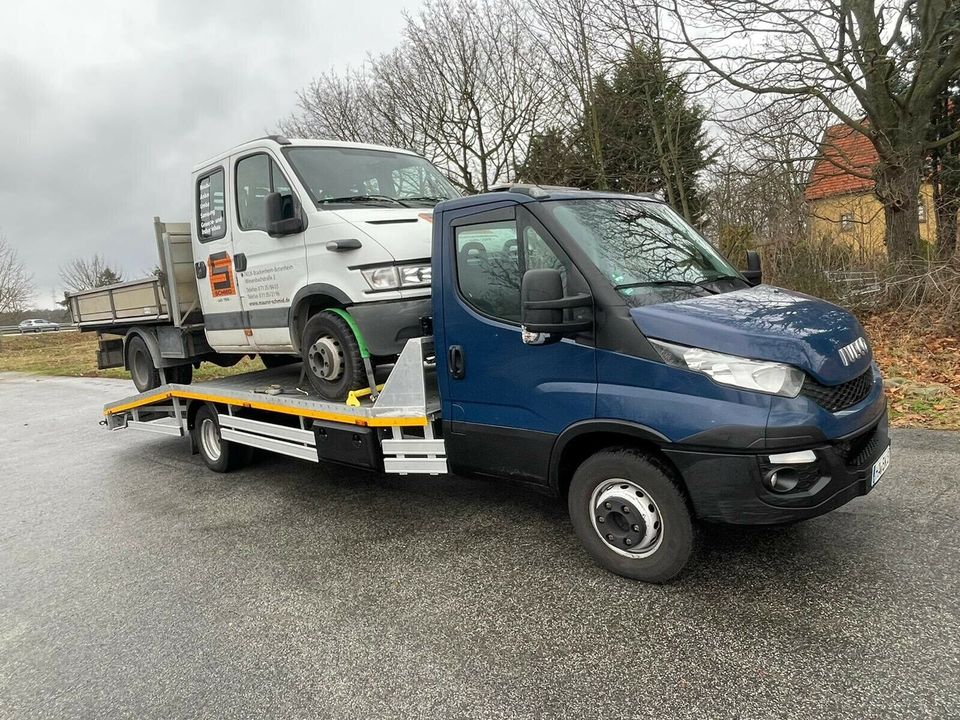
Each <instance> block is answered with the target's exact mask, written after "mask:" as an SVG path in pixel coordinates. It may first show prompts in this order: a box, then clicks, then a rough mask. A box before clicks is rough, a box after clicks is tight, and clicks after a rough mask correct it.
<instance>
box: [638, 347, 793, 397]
mask: <svg viewBox="0 0 960 720" xmlns="http://www.w3.org/2000/svg"><path fill="white" fill-rule="evenodd" d="M650 343H651V344H652V345H653V347H654V348H656V350H657V352H658V353H660V357H662V358H663V361H664V362H665V363H667V364H668V365H673V366H674V367H682V368H686V369H687V370H693V371H694V372H698V373H703V374H704V375H706V376H708V377H709V378H710V379H711V380H713V381H714V382H717V383H720V384H721V385H730V386H732V387H737V388H742V389H744V390H754V391H756V392H762V393H768V394H770V395H782V396H783V397H796V396H797V395H799V394H800V388H801V387H803V377H804V375H803V371H801V370H798V369H797V368H795V367H791V366H790V365H783V364H781V363H775V362H768V361H766V360H750V359H748V358H742V357H737V356H736V355H725V354H723V353H718V352H713V351H712V350H702V349H701V348H694V347H686V346H684V345H674V344H672V343H667V342H663V341H662V340H651V341H650Z"/></svg>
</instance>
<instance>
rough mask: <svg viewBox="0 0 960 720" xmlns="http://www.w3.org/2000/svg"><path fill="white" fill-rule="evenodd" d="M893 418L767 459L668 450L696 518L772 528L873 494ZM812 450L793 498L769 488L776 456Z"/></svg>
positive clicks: (766, 456) (798, 467)
mask: <svg viewBox="0 0 960 720" xmlns="http://www.w3.org/2000/svg"><path fill="white" fill-rule="evenodd" d="M889 445H890V439H889V434H888V427H887V413H886V411H884V412H883V414H882V416H881V417H880V418H879V420H877V421H875V422H874V423H872V424H871V425H869V426H868V427H866V428H864V429H861V430H858V431H857V432H856V433H854V434H852V435H850V436H847V437H844V438H840V439H837V440H831V441H826V442H823V443H820V444H817V445H812V446H811V445H806V446H804V447H802V448H801V447H797V448H777V449H776V450H768V451H765V452H762V453H756V452H753V453H749V454H740V453H735V452H730V451H723V452H721V451H710V450H699V449H697V450H693V449H691V450H687V449H672V448H663V451H664V453H665V454H666V455H667V456H668V457H669V458H670V460H671V461H673V463H674V465H675V466H676V467H677V469H678V470H679V472H680V474H681V475H682V476H683V479H684V482H685V484H686V488H687V492H688V493H689V495H690V500H691V502H692V504H693V508H694V512H695V514H696V516H697V517H698V518H700V519H702V520H707V521H710V522H720V523H730V524H736V525H771V524H778V523H789V522H793V521H796V520H804V519H807V518H812V517H816V516H818V515H823V514H824V513H827V512H830V511H831V510H835V509H836V508H838V507H840V506H841V505H844V504H846V503H848V502H849V501H850V500H852V499H853V498H855V497H859V496H860V495H866V494H867V493H868V492H870V490H871V489H872V484H871V473H872V469H873V466H874V464H875V463H876V462H877V460H879V458H880V456H881V455H882V454H883V453H884V451H885V450H886V449H887V447H889ZM795 450H812V451H813V452H814V454H815V455H816V460H815V461H814V462H810V463H800V464H796V465H793V466H792V467H794V468H796V470H797V477H798V479H799V481H798V483H797V485H796V487H795V488H794V489H793V490H791V491H790V492H774V491H773V490H772V489H771V488H770V487H769V485H768V483H767V482H765V478H767V477H768V476H769V475H770V473H771V472H772V471H773V470H774V469H776V468H777V467H779V466H775V465H772V464H771V462H770V455H771V454H774V453H776V454H780V453H786V452H793V451H795Z"/></svg>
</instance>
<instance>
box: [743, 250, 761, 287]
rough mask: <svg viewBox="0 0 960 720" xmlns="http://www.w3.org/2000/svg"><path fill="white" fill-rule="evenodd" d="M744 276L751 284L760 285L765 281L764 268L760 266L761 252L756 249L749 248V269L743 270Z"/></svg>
mask: <svg viewBox="0 0 960 720" xmlns="http://www.w3.org/2000/svg"><path fill="white" fill-rule="evenodd" d="M743 277H745V278H746V280H747V282H748V283H750V284H751V285H759V284H760V283H762V282H763V269H762V268H761V267H760V253H758V252H757V251H756V250H747V269H746V270H744V271H743Z"/></svg>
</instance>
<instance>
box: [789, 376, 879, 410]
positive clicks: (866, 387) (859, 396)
mask: <svg viewBox="0 0 960 720" xmlns="http://www.w3.org/2000/svg"><path fill="white" fill-rule="evenodd" d="M872 387H873V369H872V368H867V370H866V372H864V373H863V374H862V375H860V376H859V377H856V378H854V379H853V380H850V381H849V382H845V383H840V384H839V385H821V384H820V383H818V382H817V381H816V380H814V379H813V378H812V377H810V376H809V375H808V376H807V377H806V379H805V380H804V381H803V389H802V390H800V394H801V395H806V396H807V397H808V398H810V399H811V400H813V401H814V402H816V403H817V404H818V405H820V406H821V407H824V408H826V409H827V410H829V411H830V412H838V411H840V410H846V409H847V408H848V407H851V406H853V405H856V404H857V403H858V402H860V401H861V400H863V399H864V398H865V397H866V396H867V395H868V394H869V393H870V388H872Z"/></svg>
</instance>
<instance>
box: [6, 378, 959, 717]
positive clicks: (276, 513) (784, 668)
mask: <svg viewBox="0 0 960 720" xmlns="http://www.w3.org/2000/svg"><path fill="white" fill-rule="evenodd" d="M130 392H131V385H130V384H129V382H125V381H110V380H90V379H68V378H42V379H39V378H36V377H26V376H18V375H11V374H6V375H2V374H0V441H2V442H0V448H2V451H0V452H2V456H0V457H2V465H0V467H2V471H3V472H2V473H0V717H2V718H18V719H20V718H48V717H49V718H94V717H109V718H127V717H129V718H138V719H142V718H164V719H166V718H180V717H204V718H207V717H209V718H221V717H229V718H241V717H250V718H261V717H276V718H311V717H321V718H353V717H356V718H392V717H410V718H423V717H427V718H457V717H463V718H478V717H493V718H526V717H529V718H544V717H570V718H619V717H624V718H626V717H644V716H648V715H650V716H655V717H665V718H667V717H669V718H697V719H698V720H703V719H704V718H800V717H803V718H805V719H810V718H838V717H852V718H854V717H855V718H881V717H889V718H903V717H910V718H919V717H960V572H958V570H960V534H958V529H960V485H958V483H957V480H956V476H957V472H956V470H957V467H958V465H960V435H957V434H951V433H944V432H933V431H902V430H901V431H894V433H893V442H894V456H893V457H894V460H893V466H892V468H891V470H890V471H889V472H888V473H887V475H886V476H885V477H884V478H883V480H882V481H881V483H880V485H879V486H878V487H877V489H876V490H875V491H874V492H873V493H871V494H870V495H868V496H867V497H865V498H860V499H857V500H854V501H853V502H852V503H850V504H849V505H847V506H846V507H844V508H842V509H840V510H839V511H836V512H834V513H832V514H831V515H828V516H826V517H822V518H818V519H815V520H812V521H809V522H806V523H802V524H800V525H797V526H795V527H793V528H790V529H786V530H776V531H773V530H736V529H722V528H712V529H708V530H706V531H705V532H704V534H703V545H702V548H701V551H700V553H699V556H698V557H697V559H696V561H695V562H694V563H693V565H692V566H691V567H690V569H689V571H688V572H687V573H686V574H685V575H683V576H682V577H681V578H680V579H679V580H678V581H677V582H675V583H674V584H672V585H669V586H666V587H655V586H648V585H643V584H639V583H635V582H630V581H627V580H623V579H621V578H618V577H616V576H613V575H611V574H609V573H607V572H605V571H603V570H601V569H599V568H597V567H595V566H594V565H592V564H591V562H590V561H589V559H588V558H587V557H586V555H585V554H584V553H583V552H582V551H581V550H580V548H579V546H578V544H577V541H576V538H575V537H574V536H573V533H572V529H571V527H570V524H569V521H568V520H567V518H566V515H565V512H564V510H563V508H562V507H561V506H560V505H559V504H558V503H557V502H556V501H553V500H551V499H548V498H544V497H540V496H538V495H535V494H532V493H528V492H525V491H522V490H517V489H514V488H511V487H507V486H502V485H497V484H494V483H483V482H475V481H470V480H461V479H449V478H447V479H438V478H390V479H385V478H376V477H372V476H370V475H366V474H364V473H361V472H354V471H349V470H344V469H339V468H333V467H316V466H313V465H310V464H308V463H303V462H297V461H294V460H289V461H288V460H285V459H280V458H264V459H261V460H260V461H258V462H257V463H256V464H255V465H253V466H251V467H250V468H248V469H246V470H244V471H243V472H240V473H237V474H234V475H216V474H214V473H210V472H208V471H207V470H206V468H205V467H204V466H203V464H202V462H201V461H200V459H199V458H198V457H196V456H191V455H190V453H189V444H188V443H187V441H185V440H177V439H173V438H163V437H153V436H147V435H144V434H138V433H134V432H132V431H125V432H118V433H113V434H111V433H108V432H106V431H105V430H104V429H103V428H102V427H99V426H98V425H97V422H98V420H99V418H100V408H101V406H102V404H103V403H104V402H107V401H110V400H115V399H118V398H120V397H122V396H124V395H127V394H130Z"/></svg>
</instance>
